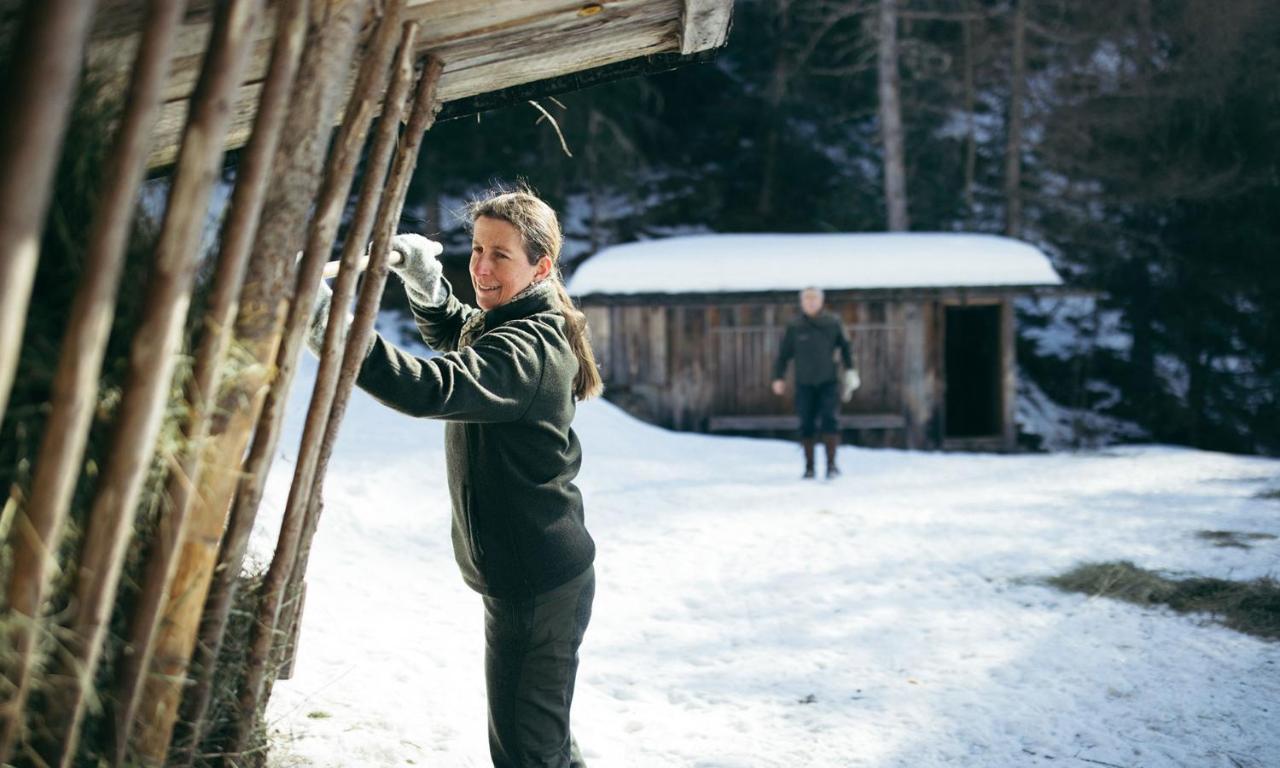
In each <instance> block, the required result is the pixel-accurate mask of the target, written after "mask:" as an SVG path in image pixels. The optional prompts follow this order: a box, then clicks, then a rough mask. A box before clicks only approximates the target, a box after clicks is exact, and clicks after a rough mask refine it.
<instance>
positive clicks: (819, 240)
mask: <svg viewBox="0 0 1280 768" xmlns="http://www.w3.org/2000/svg"><path fill="white" fill-rule="evenodd" d="M1062 284H1063V283H1062V278H1061V277H1060V276H1059V275H1058V274H1057V272H1056V271H1055V270H1054V269H1053V266H1052V264H1051V263H1050V262H1049V258H1048V256H1046V255H1045V254H1044V253H1043V252H1042V251H1040V250H1039V249H1038V248H1036V247H1035V246H1032V245H1030V244H1029V243H1024V242H1022V241H1019V240H1015V239H1013V238H1008V237H1001V236H999V235H986V234H970V233H950V232H937V233H914V232H913V233H851V234H712V235H687V236H681V237H670V238H663V239H659V240H644V241H639V242H633V243H626V244H623V245H616V246H611V247H609V248H605V249H604V250H602V251H600V252H599V253H597V254H596V255H595V256H592V257H590V258H588V259H586V260H585V261H584V262H582V264H581V265H580V266H579V267H578V269H577V271H576V272H575V273H574V275H573V277H572V278H571V279H570V280H569V285H568V290H569V292H570V293H571V294H572V295H575V296H590V295H596V294H613V295H622V294H650V293H652V294H682V293H756V292H772V291H788V290H800V289H802V288H806V287H809V286H811V285H812V286H817V287H820V288H824V289H827V290H861V289H873V288H943V287H991V288H994V287H1002V288H1008V287H1025V288H1031V287H1039V286H1059V285H1062Z"/></svg>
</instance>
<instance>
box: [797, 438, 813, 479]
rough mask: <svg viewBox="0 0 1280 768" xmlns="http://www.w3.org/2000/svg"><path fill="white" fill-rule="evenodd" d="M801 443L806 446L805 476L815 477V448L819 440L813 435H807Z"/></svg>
mask: <svg viewBox="0 0 1280 768" xmlns="http://www.w3.org/2000/svg"><path fill="white" fill-rule="evenodd" d="M800 444H801V445H803V446H804V476H805V478H810V477H813V449H814V446H815V445H817V441H816V440H814V439H813V438H812V437H806V438H803V439H801V440H800Z"/></svg>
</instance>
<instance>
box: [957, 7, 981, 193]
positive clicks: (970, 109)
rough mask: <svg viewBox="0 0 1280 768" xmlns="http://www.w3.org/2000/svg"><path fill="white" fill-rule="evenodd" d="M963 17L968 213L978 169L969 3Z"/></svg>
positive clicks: (965, 168)
mask: <svg viewBox="0 0 1280 768" xmlns="http://www.w3.org/2000/svg"><path fill="white" fill-rule="evenodd" d="M964 11H965V18H964V19H963V20H961V22H960V25H961V28H962V30H963V38H964V115H965V137H964V204H965V207H966V208H967V209H968V212H969V215H970V216H972V215H973V212H974V199H973V186H974V177H975V176H976V175H977V169H978V131H977V126H976V124H975V121H974V108H975V107H974V85H973V68H974V65H973V25H974V22H973V19H972V18H970V13H971V8H970V3H969V2H966V3H965V4H964Z"/></svg>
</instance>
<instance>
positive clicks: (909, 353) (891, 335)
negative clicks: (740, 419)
mask: <svg viewBox="0 0 1280 768" xmlns="http://www.w3.org/2000/svg"><path fill="white" fill-rule="evenodd" d="M955 302H959V303H962V304H982V303H999V304H1000V305H1001V306H1002V315H1001V326H1000V328H1001V331H1000V339H999V343H1000V344H1001V347H1002V350H1001V360H1002V364H1001V371H1000V376H1001V387H1002V395H1001V402H1000V403H999V404H998V407H999V408H1000V409H1001V413H1002V422H1001V423H1002V427H1001V429H1002V432H1001V434H1000V435H999V436H998V440H997V441H996V445H997V447H1001V448H1004V449H1011V448H1012V447H1013V445H1014V439H1015V432H1014V422H1013V402H1014V396H1015V392H1016V386H1017V380H1016V369H1015V367H1014V360H1013V343H1014V316H1013V309H1012V307H1013V304H1012V299H1011V298H1010V297H1008V296H1002V295H998V294H988V293H983V292H969V291H961V292H957V291H955V290H950V289H944V290H940V291H936V292H933V293H932V295H931V294H930V292H927V291H917V292H915V293H914V294H903V295H893V294H888V293H885V292H878V293H877V292H866V293H860V292H856V291H841V292H828V295H827V309H828V310H829V311H832V312H834V313H835V314H836V315H838V316H839V317H840V319H841V321H842V322H843V323H844V324H845V328H846V330H847V332H848V334H849V337H850V341H851V342H852V344H853V349H854V364H855V366H857V368H858V371H859V373H860V374H861V377H862V387H861V388H860V389H859V390H858V391H857V392H855V393H854V396H853V398H852V399H851V400H850V402H849V403H846V404H844V405H842V407H841V414H843V415H849V416H859V417H867V418H868V419H875V420H877V421H878V422H879V424H878V425H877V426H876V427H874V428H864V429H856V430H850V434H851V435H852V436H853V437H854V439H855V441H856V442H858V443H860V444H864V445H877V446H892V447H901V448H916V449H936V448H941V447H942V446H943V441H944V434H943V427H944V423H945V392H946V389H945V371H944V370H943V367H944V366H943V362H944V351H945V330H944V327H943V326H944V322H945V312H944V303H955ZM584 311H585V312H586V314H587V318H588V323H589V325H590V327H591V333H592V342H593V345H594V347H595V349H596V354H597V360H598V361H599V363H600V367H601V371H602V372H603V375H604V378H605V382H606V388H607V389H606V391H607V392H608V393H609V396H610V397H611V399H613V400H614V401H615V402H618V403H619V404H620V405H622V406H623V407H624V408H626V409H628V410H629V411H630V412H632V413H634V414H635V415H637V416H640V417H641V418H645V419H647V420H649V421H652V422H653V423H655V424H659V425H661V426H664V427H668V428H672V429H682V430H705V429H707V428H708V423H709V420H710V419H712V418H716V417H725V416H766V417H769V416H788V415H791V414H793V413H794V410H793V404H792V402H793V401H792V398H791V397H790V395H788V396H786V397H777V396H775V395H774V394H773V393H772V392H771V391H770V389H769V383H770V381H771V380H772V378H773V367H774V361H775V360H776V359H777V354H778V349H779V347H780V345H781V341H782V336H783V334H784V332H785V328H786V325H787V323H789V322H790V321H791V320H792V319H793V318H795V317H796V315H797V314H798V312H799V307H798V306H797V304H796V302H795V301H794V298H793V297H791V296H790V295H782V294H778V295H776V296H775V295H769V296H764V297H760V298H752V297H746V296H729V297H724V298H723V299H719V300H717V299H716V298H715V297H708V296H699V297H696V298H693V299H690V300H684V299H683V298H676V297H664V298H662V299H661V300H655V301H653V302H651V303H643V302H642V301H639V300H637V299H635V298H634V297H633V298H630V299H629V300H624V301H612V300H609V299H599V298H589V299H588V300H586V302H584ZM790 378H791V373H790V372H789V373H788V379H789V380H790ZM895 421H896V422H900V423H901V426H882V425H880V424H883V425H891V424H893V423H895ZM987 442H988V443H990V442H991V441H987Z"/></svg>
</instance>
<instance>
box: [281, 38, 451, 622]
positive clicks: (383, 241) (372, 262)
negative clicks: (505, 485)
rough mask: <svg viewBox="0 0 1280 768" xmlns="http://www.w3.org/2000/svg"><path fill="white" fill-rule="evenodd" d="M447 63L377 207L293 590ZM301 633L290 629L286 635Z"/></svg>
mask: <svg viewBox="0 0 1280 768" xmlns="http://www.w3.org/2000/svg"><path fill="white" fill-rule="evenodd" d="M442 69H443V66H442V64H441V62H440V60H439V59H437V58H434V57H432V58H430V59H428V60H427V63H426V66H425V67H424V69H423V73H422V77H421V78H420V79H419V80H418V91H417V94H416V96H415V98H414V105H413V113H412V116H411V117H410V119H409V125H408V127H407V128H406V130H405V132H404V136H402V137H401V139H400V147H399V149H398V151H397V152H396V160H395V166H394V167H393V169H392V171H391V178H390V180H389V182H388V185H387V186H388V192H387V193H386V194H385V195H383V197H382V203H381V205H380V206H379V208H378V223H377V228H376V229H375V231H374V239H373V247H372V249H371V252H370V257H369V266H368V268H367V269H366V270H365V273H364V283H363V285H362V286H361V289H360V300H359V302H358V303H357V305H356V314H355V319H354V320H353V321H352V324H351V331H350V334H349V336H348V338H347V343H346V348H345V349H344V351H343V356H342V369H341V371H340V375H339V378H338V385H337V390H336V391H335V393H334V398H333V407H332V409H331V410H330V413H329V420H328V423H327V424H326V427H325V432H324V438H323V440H322V441H321V445H320V455H319V458H318V460H317V464H316V477H315V482H314V484H313V487H312V490H311V496H310V498H309V499H308V503H307V518H306V520H305V522H304V525H303V528H302V538H301V539H300V541H299V542H298V555H297V563H296V564H295V566H294V572H293V574H292V577H291V579H290V584H291V585H292V587H291V590H290V594H295V593H297V592H298V591H299V590H300V589H301V585H302V580H303V578H304V577H305V576H306V571H307V561H308V560H309V559H310V555H311V541H312V539H313V538H314V537H315V532H316V528H317V527H318V526H319V524H320V512H321V510H322V509H323V504H322V501H321V491H322V487H323V485H324V476H325V472H326V470H327V469H328V466H329V459H330V457H332V455H333V448H334V445H335V444H336V443H337V440H338V430H339V428H340V426H341V425H342V417H343V415H344V414H345V413H346V410H347V401H348V400H349V399H350V397H351V388H352V386H353V385H354V384H355V380H356V376H357V375H358V374H359V373H360V365H361V364H362V363H363V362H364V352H365V350H366V349H367V348H368V344H369V339H370V338H371V337H372V335H373V325H374V321H375V320H376V319H377V315H378V306H379V304H381V302H382V291H383V288H384V287H385V285H386V282H387V259H388V256H389V254H390V252H391V238H392V237H394V236H395V233H396V229H397V226H398V224H399V222H400V213H401V212H402V211H403V210H404V201H405V197H406V196H407V195H408V192H409V181H410V180H411V179H412V178H413V169H414V168H415V167H416V166H417V164H418V153H419V151H420V149H421V147H422V137H423V135H424V134H425V133H426V132H427V131H428V130H430V129H431V126H432V125H434V124H435V118H436V113H437V112H439V111H440V104H439V102H438V101H437V98H436V89H437V86H438V84H439V81H440V72H441V70H442ZM289 618H290V621H286V622H281V626H283V627H285V628H286V630H288V629H289V628H291V627H292V625H293V622H296V621H300V620H301V615H300V611H294V612H293V614H292V615H291V616H290V617H289ZM295 634H296V633H294V632H292V631H286V632H285V634H284V637H290V636H293V635H295Z"/></svg>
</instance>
